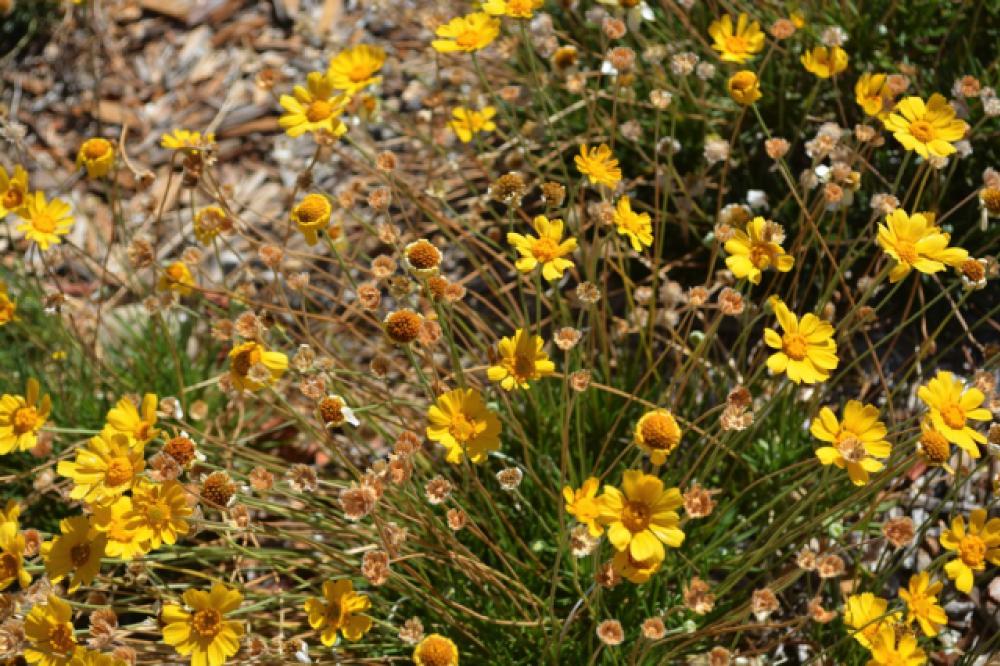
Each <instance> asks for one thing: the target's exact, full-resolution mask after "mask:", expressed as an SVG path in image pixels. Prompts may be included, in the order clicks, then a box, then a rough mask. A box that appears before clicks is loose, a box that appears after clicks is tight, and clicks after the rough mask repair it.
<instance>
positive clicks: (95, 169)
mask: <svg viewBox="0 0 1000 666" xmlns="http://www.w3.org/2000/svg"><path fill="white" fill-rule="evenodd" d="M114 165H115V147H114V145H112V143H111V142H110V141H108V140H107V139H104V138H102V137H94V138H92V139H87V140H86V141H84V142H83V144H82V145H81V146H80V150H79V152H77V154H76V166H77V168H80V167H83V168H84V169H86V170H87V177H88V178H104V177H105V176H107V175H108V174H109V173H110V172H111V168H112V167H113V166H114Z"/></svg>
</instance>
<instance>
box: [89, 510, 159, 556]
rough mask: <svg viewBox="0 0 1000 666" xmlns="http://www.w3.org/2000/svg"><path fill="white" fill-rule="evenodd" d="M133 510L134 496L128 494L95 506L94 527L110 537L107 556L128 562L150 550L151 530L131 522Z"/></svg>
mask: <svg viewBox="0 0 1000 666" xmlns="http://www.w3.org/2000/svg"><path fill="white" fill-rule="evenodd" d="M131 512H132V498H131V497H127V496H123V497H119V498H118V499H116V500H115V501H113V502H110V503H101V504H97V505H95V506H94V508H93V512H92V515H93V518H94V528H95V529H97V530H98V531H100V532H103V533H104V535H105V536H106V537H107V539H108V542H107V544H105V546H104V555H105V557H117V558H118V559H121V560H125V561H126V562H127V561H129V560H133V559H135V558H136V557H139V556H140V555H144V554H146V553H148V552H149V550H150V549H149V547H148V546H147V544H148V542H149V536H150V535H149V531H148V530H146V529H144V528H142V527H141V526H138V525H135V526H133V525H132V524H130V523H129V519H128V515H129V513H131Z"/></svg>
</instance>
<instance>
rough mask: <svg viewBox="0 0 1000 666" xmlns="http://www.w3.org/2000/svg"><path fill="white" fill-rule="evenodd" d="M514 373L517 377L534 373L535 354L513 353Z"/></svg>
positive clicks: (529, 375)
mask: <svg viewBox="0 0 1000 666" xmlns="http://www.w3.org/2000/svg"><path fill="white" fill-rule="evenodd" d="M514 374H515V375H516V376H517V377H531V376H533V375H534V374H535V355H534V354H533V353H532V354H514Z"/></svg>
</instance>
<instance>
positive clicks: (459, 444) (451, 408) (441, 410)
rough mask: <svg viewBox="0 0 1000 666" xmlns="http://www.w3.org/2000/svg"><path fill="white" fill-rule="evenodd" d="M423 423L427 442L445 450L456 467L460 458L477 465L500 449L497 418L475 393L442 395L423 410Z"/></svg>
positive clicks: (459, 391)
mask: <svg viewBox="0 0 1000 666" xmlns="http://www.w3.org/2000/svg"><path fill="white" fill-rule="evenodd" d="M427 421H428V425H427V439H429V440H431V441H432V442H437V443H438V444H440V445H441V446H443V447H445V448H446V449H447V450H448V454H447V460H448V462H450V463H452V464H456V465H457V464H458V463H460V462H461V461H462V455H463V454H464V455H466V456H468V457H469V460H471V461H472V462H474V463H481V462H483V461H485V460H486V455H487V454H488V453H489V452H490V451H496V450H498V449H499V448H500V431H501V425H500V418H499V417H498V416H497V415H496V414H495V413H494V412H493V411H491V410H490V409H489V408H488V407H487V406H486V403H485V402H483V397H482V395H480V393H479V391H477V390H475V389H455V390H453V391H448V392H447V393H442V394H441V395H439V396H438V397H437V400H435V401H434V404H433V405H431V407H430V408H429V409H428V410H427Z"/></svg>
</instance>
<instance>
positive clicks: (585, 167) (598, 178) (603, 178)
mask: <svg viewBox="0 0 1000 666" xmlns="http://www.w3.org/2000/svg"><path fill="white" fill-rule="evenodd" d="M573 161H574V162H575V163H576V170H577V171H579V172H580V173H581V174H583V175H584V176H586V177H587V179H588V180H589V181H590V184H591V185H606V186H607V187H610V188H614V187H615V185H617V184H618V182H619V181H620V180H621V179H622V171H621V169H619V168H618V160H617V159H615V155H614V153H612V152H611V148H609V147H608V145H607V144H604V143H602V144H601V145H599V146H597V147H596V148H587V146H585V145H582V144H581V145H580V154H579V155H577V156H576V157H574V158H573Z"/></svg>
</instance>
